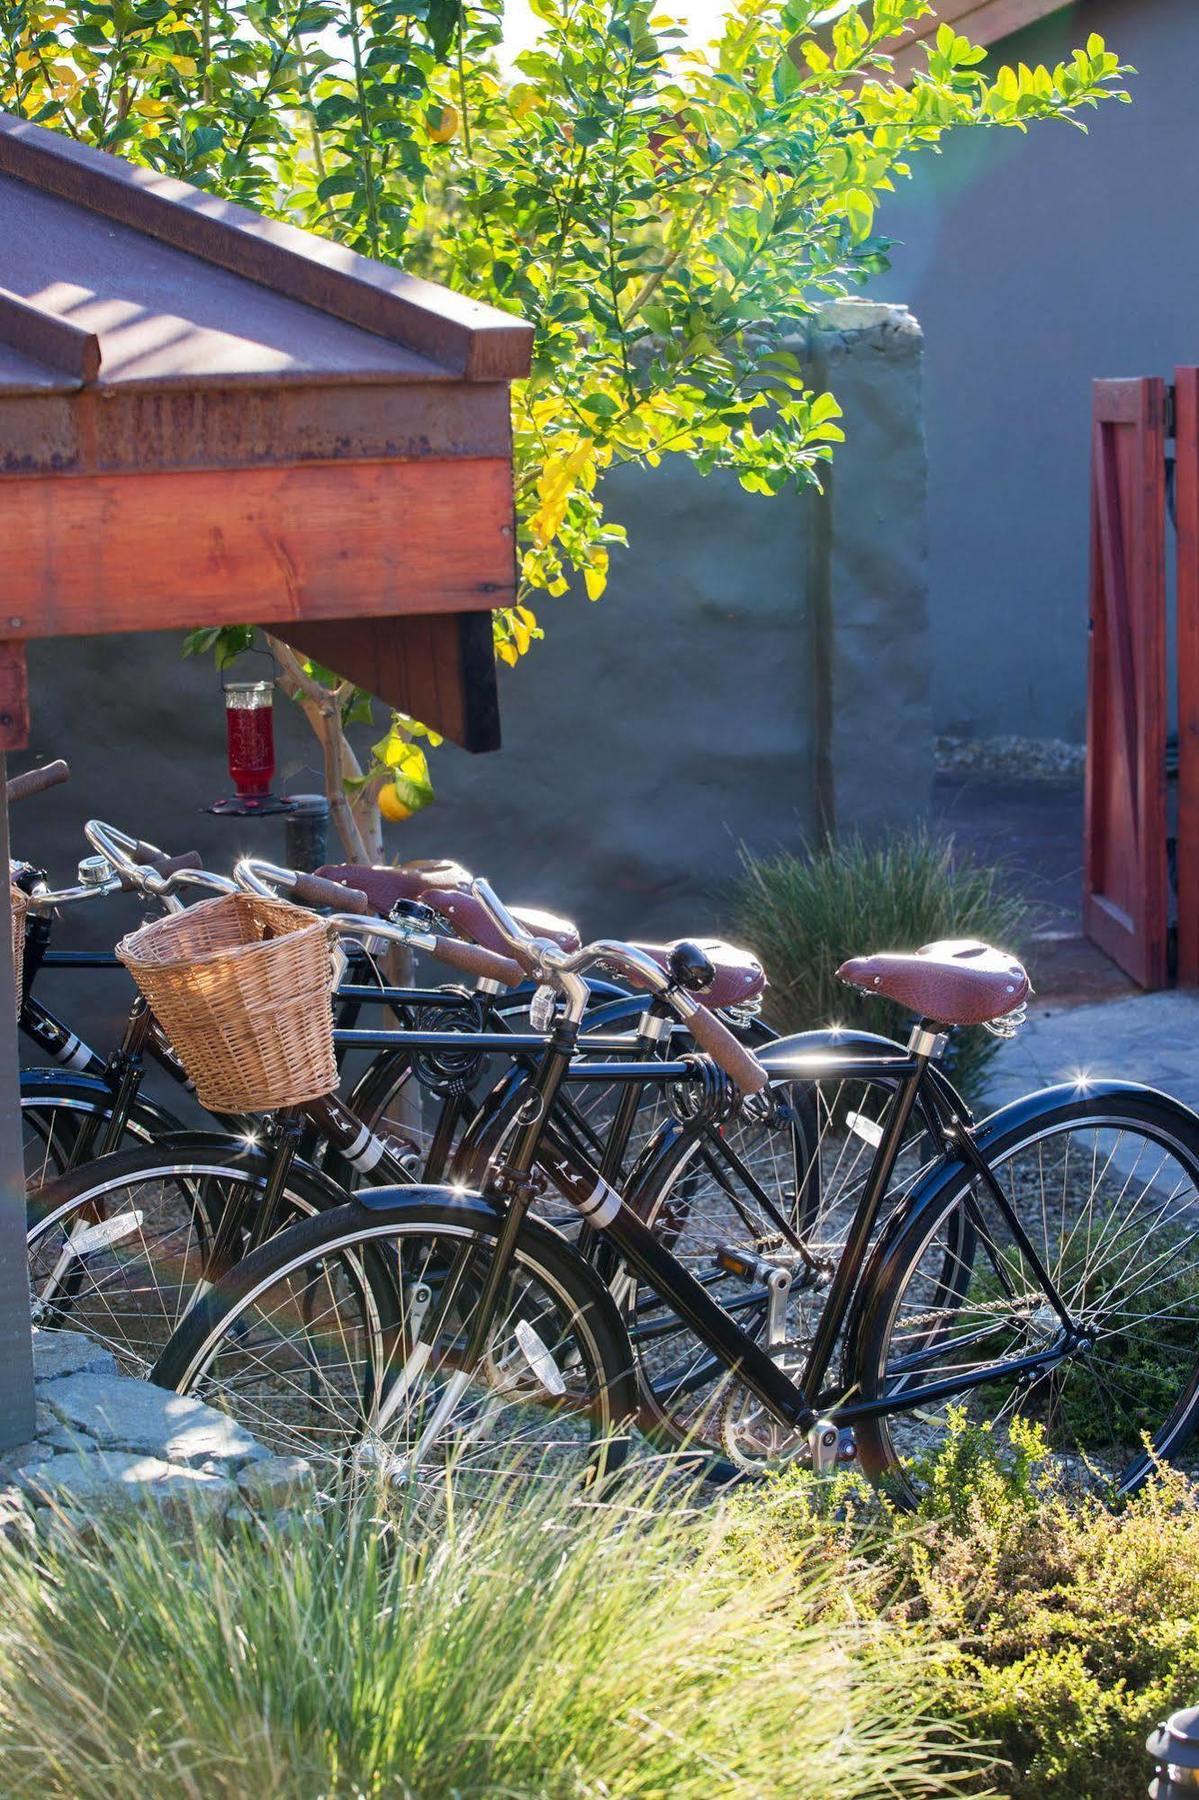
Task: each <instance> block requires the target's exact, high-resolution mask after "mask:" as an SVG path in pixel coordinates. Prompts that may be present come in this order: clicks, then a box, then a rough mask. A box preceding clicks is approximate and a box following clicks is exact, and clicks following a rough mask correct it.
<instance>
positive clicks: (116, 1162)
mask: <svg viewBox="0 0 1199 1800" xmlns="http://www.w3.org/2000/svg"><path fill="white" fill-rule="evenodd" d="M147 1148H149V1149H151V1150H153V1151H154V1152H155V1154H156V1155H157V1154H161V1156H162V1160H163V1165H164V1167H165V1168H168V1169H169V1168H177V1167H178V1166H179V1165H180V1164H181V1163H182V1164H186V1162H187V1160H188V1158H189V1157H193V1156H194V1157H197V1158H200V1159H202V1160H203V1161H205V1162H209V1163H211V1162H213V1161H215V1160H219V1161H220V1162H222V1163H224V1164H225V1165H226V1166H227V1167H228V1168H230V1169H232V1170H234V1171H235V1172H237V1173H238V1174H244V1175H249V1176H253V1177H257V1178H258V1179H260V1180H261V1181H262V1182H263V1184H264V1185H265V1183H266V1181H267V1179H268V1177H269V1175H270V1172H271V1168H272V1166H273V1164H274V1160H275V1158H274V1152H273V1151H272V1150H271V1148H270V1147H269V1146H263V1145H261V1144H258V1143H255V1142H253V1141H252V1140H251V1139H249V1138H237V1137H229V1136H227V1135H226V1134H224V1133H221V1132H212V1131H175V1132H167V1133H164V1134H163V1136H161V1137H158V1138H155V1140H154V1142H153V1144H151V1145H148V1146H147ZM145 1155H146V1152H145V1150H117V1151H115V1152H113V1154H112V1155H110V1156H105V1157H97V1158H93V1160H92V1161H91V1162H87V1163H81V1164H80V1165H79V1167H78V1168H77V1169H72V1170H70V1171H69V1172H68V1173H67V1174H66V1175H64V1176H56V1177H55V1178H54V1179H53V1180H52V1181H48V1182H47V1183H46V1184H45V1186H44V1187H42V1188H39V1190H38V1191H37V1193H36V1195H31V1196H30V1198H29V1202H28V1216H29V1222H30V1225H31V1227H32V1226H33V1225H40V1224H42V1223H43V1222H44V1221H45V1220H46V1218H47V1217H48V1216H51V1215H53V1213H54V1212H55V1210H56V1209H57V1208H58V1207H60V1206H61V1205H62V1204H63V1196H62V1186H61V1185H60V1184H63V1185H66V1186H67V1188H68V1192H71V1191H73V1188H74V1184H75V1183H76V1182H77V1181H78V1180H79V1178H80V1176H81V1174H84V1173H85V1172H86V1171H87V1170H89V1169H95V1170H96V1171H97V1175H98V1179H100V1180H103V1179H105V1178H109V1177H115V1178H117V1179H119V1178H120V1176H121V1174H122V1173H123V1172H124V1169H125V1168H126V1167H134V1168H136V1167H139V1166H140V1165H141V1164H142V1163H143V1162H144V1160H145ZM288 1180H289V1182H293V1183H294V1184H295V1186H296V1187H297V1188H300V1187H302V1189H303V1192H304V1197H305V1198H306V1199H308V1200H311V1201H312V1204H313V1206H314V1207H315V1208H316V1209H317V1210H318V1211H321V1212H327V1211H329V1210H330V1209H331V1208H333V1207H335V1206H344V1205H345V1204H346V1202H347V1201H348V1200H349V1199H350V1195H349V1194H348V1193H347V1192H346V1190H345V1189H344V1188H343V1187H339V1186H338V1184H337V1183H336V1182H335V1181H333V1180H331V1178H330V1177H329V1176H328V1175H326V1174H325V1173H324V1171H323V1170H322V1169H317V1168H314V1167H313V1165H312V1164H311V1163H306V1162H303V1161H301V1160H300V1158H298V1157H297V1158H296V1160H295V1161H294V1162H293V1164H292V1167H291V1171H290V1173H289V1175H288Z"/></svg>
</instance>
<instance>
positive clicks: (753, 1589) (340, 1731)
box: [0, 1483, 973, 1800]
mask: <svg viewBox="0 0 1199 1800" xmlns="http://www.w3.org/2000/svg"><path fill="white" fill-rule="evenodd" d="M448 1501H449V1503H448V1504H447V1507H446V1510H445V1516H444V1517H443V1518H439V1519H438V1520H437V1521H436V1522H434V1523H432V1524H430V1523H429V1522H425V1523H421V1522H419V1521H416V1520H413V1519H400V1520H398V1521H396V1520H389V1521H385V1522H380V1520H379V1519H377V1518H372V1517H371V1516H370V1514H369V1512H367V1511H364V1510H358V1511H353V1512H351V1513H350V1514H349V1516H348V1517H347V1516H346V1515H345V1514H343V1513H340V1512H337V1511H334V1510H330V1511H329V1512H328V1513H326V1514H325V1515H324V1517H323V1518H322V1519H318V1520H315V1521H311V1522H307V1523H306V1524H305V1526H304V1528H303V1529H302V1530H297V1531H295V1532H292V1533H290V1534H289V1533H286V1532H276V1533H273V1534H263V1533H261V1532H259V1531H256V1530H249V1529H245V1530H240V1531H238V1532H236V1533H235V1534H234V1535H232V1536H229V1537H226V1538H222V1537H221V1536H220V1535H219V1534H218V1532H217V1531H216V1530H215V1528H214V1527H212V1526H209V1527H207V1528H205V1527H203V1526H202V1525H199V1524H197V1525H195V1526H194V1527H191V1528H187V1529H184V1530H183V1531H182V1532H181V1531H180V1529H179V1527H178V1525H176V1526H175V1528H174V1529H173V1530H172V1529H170V1528H168V1527H167V1526H165V1525H163V1524H159V1523H157V1522H156V1521H155V1520H154V1519H152V1518H143V1519H140V1520H138V1521H136V1522H133V1523H126V1524H124V1525H121V1526H114V1527H113V1528H112V1529H111V1530H109V1529H108V1528H106V1529H105V1531H104V1533H103V1534H102V1535H101V1536H98V1537H97V1538H95V1539H94V1540H92V1541H86V1540H85V1541H84V1542H82V1543H81V1542H80V1541H79V1540H78V1539H74V1540H72V1539H69V1538H68V1537H67V1536H66V1535H65V1534H60V1535H58V1536H56V1537H54V1538H53V1539H51V1540H50V1541H48V1542H47V1543H45V1544H43V1546H42V1547H41V1549H40V1550H39V1551H38V1552H37V1553H36V1554H35V1555H33V1556H28V1555H26V1554H21V1553H18V1552H16V1551H14V1550H11V1549H7V1550H0V1581H2V1583H3V1588H4V1593H5V1603H4V1609H3V1616H2V1621H0V1766H3V1769H4V1781H3V1789H4V1793H5V1795H6V1797H9V1796H11V1797H13V1800H34V1797H35V1796H36V1797H37V1800H66V1797H67V1796H69V1797H70V1800H116V1797H117V1796H124V1795H127V1794H137V1795H139V1796H152V1797H153V1800H160V1797H161V1800H167V1797H172V1800H173V1797H174V1796H176V1795H178V1796H188V1797H189V1800H209V1796H215V1797H218V1800H222V1797H225V1796H228V1797H230V1800H231V1797H232V1796H237V1797H238V1800H243V1797H244V1796H246V1795H250V1794H261V1795H269V1796H270V1797H271V1800H318V1797H337V1800H350V1797H357V1796H366V1797H370V1800H375V1797H382V1796H388V1797H391V1796H394V1797H395V1800H400V1797H408V1796H419V1797H421V1800H424V1797H428V1800H449V1797H451V1796H454V1797H461V1800H467V1797H473V1796H477V1797H480V1800H481V1797H483V1796H487V1800H494V1797H498V1796H501V1795H502V1796H505V1797H507V1800H516V1797H518V1796H538V1797H541V1796H544V1797H547V1800H549V1797H554V1800H557V1797H559V1796H560V1797H562V1800H575V1797H578V1800H583V1797H585V1796H587V1797H589V1796H595V1797H596V1800H599V1797H600V1796H603V1797H604V1800H620V1797H621V1796H646V1797H647V1800H648V1797H649V1796H655V1797H657V1796H665V1795H669V1796H671V1800H711V1797H712V1796H714V1795H717V1794H729V1795H732V1794H738V1795H740V1794H745V1795H746V1796H755V1795H767V1794H770V1795H774V1794H779V1795H782V1794H793V1795H797V1796H798V1795H802V1796H805V1800H823V1797H824V1796H828V1797H829V1800H833V1796H837V1797H838V1800H840V1796H843V1795H846V1794H852V1795H854V1796H855V1797H856V1800H864V1797H869V1796H878V1797H879V1800H881V1797H882V1796H884V1795H886V1796H892V1797H895V1796H915V1795H933V1794H944V1793H946V1792H948V1791H949V1790H950V1785H951V1779H950V1774H947V1773H946V1772H945V1769H944V1768H942V1769H940V1770H938V1769H937V1768H936V1766H935V1762H934V1759H935V1758H939V1760H940V1762H941V1763H942V1764H944V1765H946V1766H947V1767H948V1766H950V1765H952V1766H953V1767H955V1768H956V1770H957V1771H958V1773H959V1774H960V1773H961V1772H962V1771H963V1770H966V1769H970V1768H972V1766H973V1764H972V1762H971V1758H970V1754H969V1752H968V1751H967V1750H965V1749H963V1750H962V1751H960V1752H957V1751H955V1750H954V1749H953V1748H952V1744H953V1742H954V1741H955V1738H956V1736H957V1735H959V1734H956V1733H953V1732H950V1733H948V1734H947V1733H946V1731H945V1729H944V1728H943V1727H940V1726H938V1725H936V1724H933V1725H930V1723H929V1722H928V1701H929V1696H930V1694H932V1693H934V1692H936V1691H938V1689H939V1686H940V1676H939V1672H938V1668H937V1666H936V1664H937V1661H938V1657H939V1653H938V1652H937V1651H936V1649H935V1647H934V1648H930V1646H929V1644H928V1641H927V1637H926V1636H925V1635H922V1634H920V1633H918V1632H916V1631H915V1630H914V1629H913V1628H911V1627H909V1626H907V1625H905V1626H904V1627H903V1636H902V1640H900V1639H899V1638H898V1637H897V1634H896V1632H895V1631H894V1630H893V1629H892V1628H891V1627H889V1626H887V1625H885V1624H883V1623H880V1622H878V1621H871V1620H864V1621H863V1622H861V1623H860V1624H858V1625H857V1626H853V1625H846V1624H842V1623H841V1622H839V1621H833V1619H832V1618H831V1614H832V1610H833V1604H832V1603H833V1599H834V1595H835V1590H836V1588H837V1585H838V1584H839V1580H840V1577H839V1574H838V1572H837V1571H836V1570H835V1569H834V1568H833V1567H832V1565H831V1564H826V1563H824V1562H823V1561H821V1560H819V1559H817V1560H815V1561H814V1562H813V1565H812V1567H811V1568H810V1569H806V1568H803V1567H802V1566H801V1565H802V1563H803V1560H804V1559H802V1558H801V1559H800V1562H799V1563H797V1565H796V1568H795V1570H793V1571H790V1572H788V1573H786V1574H785V1575H783V1574H780V1576H778V1577H776V1578H775V1579H772V1580H761V1581H754V1582H746V1581H745V1580H743V1579H742V1578H741V1576H740V1573H739V1572H738V1571H737V1569H736V1568H735V1566H734V1563H733V1561H732V1559H731V1558H730V1557H729V1556H728V1555H727V1554H726V1553H725V1550H724V1542H723V1540H724V1529H725V1528H724V1525H723V1522H722V1517H721V1515H720V1513H719V1512H718V1511H715V1510H711V1509H710V1510H708V1511H706V1512H702V1513H699V1512H697V1513H690V1512H688V1511H687V1509H686V1507H685V1506H684V1507H681V1508H680V1507H679V1505H678V1500H677V1496H676V1495H672V1496H671V1497H670V1504H667V1503H666V1501H665V1500H664V1499H663V1498H662V1496H661V1495H657V1494H655V1493H653V1492H648V1493H647V1492H638V1491H637V1490H636V1489H634V1488H632V1487H627V1488H625V1489H623V1490H622V1493H621V1495H620V1497H619V1500H618V1502H616V1503H613V1504H609V1505H604V1506H596V1505H585V1504H582V1503H576V1504H574V1505H573V1506H570V1505H564V1504H563V1502H562V1499H561V1497H560V1496H558V1495H555V1494H553V1493H550V1494H549V1495H548V1496H547V1495H545V1494H544V1493H542V1492H539V1491H538V1484H537V1483H531V1484H529V1488H528V1489H527V1490H526V1491H525V1492H524V1494H523V1495H519V1496H517V1497H515V1498H514V1497H512V1495H511V1494H510V1493H509V1494H508V1495H507V1496H506V1497H505V1498H504V1499H502V1500H500V1499H497V1500H495V1501H494V1502H489V1503H488V1504H486V1505H483V1506H479V1505H477V1504H472V1505H471V1506H470V1507H463V1506H462V1505H461V1504H460V1503H458V1504H455V1503H453V1502H454V1496H453V1494H452V1492H451V1494H450V1495H449V1496H448Z"/></svg>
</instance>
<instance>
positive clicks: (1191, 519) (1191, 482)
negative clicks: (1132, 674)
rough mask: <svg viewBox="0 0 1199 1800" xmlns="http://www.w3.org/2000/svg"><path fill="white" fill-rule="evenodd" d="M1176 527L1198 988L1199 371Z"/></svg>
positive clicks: (1181, 456) (1185, 863)
mask: <svg viewBox="0 0 1199 1800" xmlns="http://www.w3.org/2000/svg"><path fill="white" fill-rule="evenodd" d="M1174 495H1175V516H1176V521H1177V528H1178V539H1177V542H1178V587H1177V594H1178V982H1179V986H1180V987H1199V369H1176V370H1175V372H1174Z"/></svg>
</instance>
